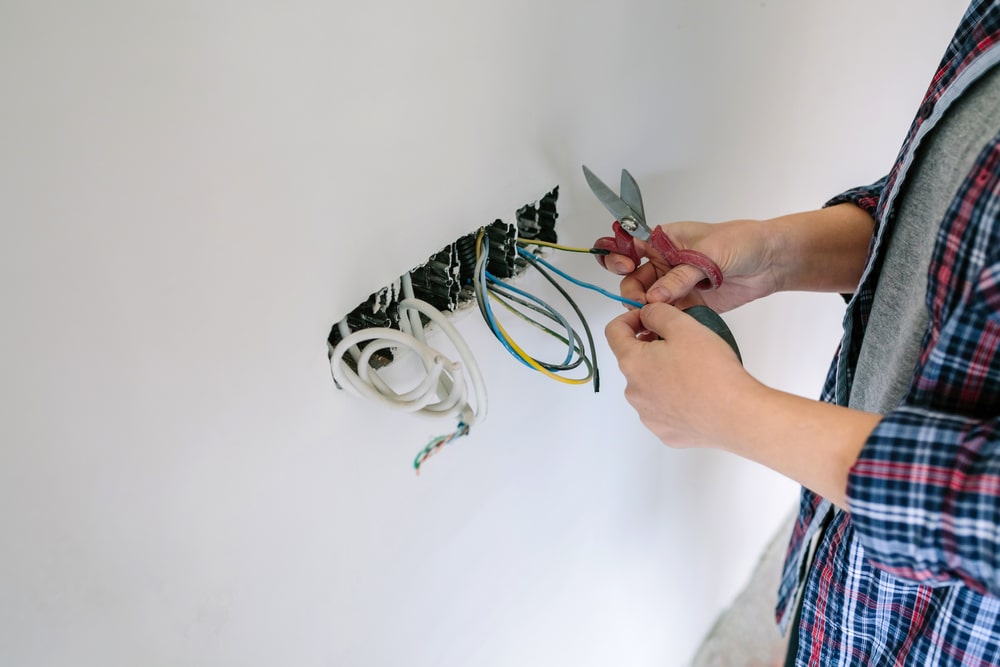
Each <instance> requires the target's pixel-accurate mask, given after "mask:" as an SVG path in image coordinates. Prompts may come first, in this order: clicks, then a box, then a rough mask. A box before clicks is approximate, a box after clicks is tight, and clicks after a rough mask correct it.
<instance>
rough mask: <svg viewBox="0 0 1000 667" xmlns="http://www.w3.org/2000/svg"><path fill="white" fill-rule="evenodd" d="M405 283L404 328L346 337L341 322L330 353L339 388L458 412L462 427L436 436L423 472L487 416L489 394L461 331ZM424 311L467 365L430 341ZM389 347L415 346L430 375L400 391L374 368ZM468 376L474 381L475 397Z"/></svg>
mask: <svg viewBox="0 0 1000 667" xmlns="http://www.w3.org/2000/svg"><path fill="white" fill-rule="evenodd" d="M402 287H403V295H404V297H405V298H404V299H403V300H402V301H400V302H399V306H398V307H399V316H400V317H399V325H400V329H399V330H397V329H392V328H388V327H373V328H368V329H361V330H359V331H355V332H348V333H346V335H344V334H345V331H347V325H346V323H345V322H341V323H340V324H339V325H338V328H339V330H340V332H341V334H342V338H341V340H340V342H339V343H338V344H337V345H336V347H335V348H334V349H333V351H332V352H331V353H330V368H331V371H332V372H333V377H334V380H335V381H336V383H337V384H338V386H340V387H343V388H345V389H347V390H349V391H351V392H353V393H355V394H356V395H358V396H361V397H364V398H367V399H370V400H373V401H376V402H378V403H381V404H383V405H386V406H388V407H391V408H393V409H396V410H401V411H404V412H413V413H418V414H424V415H429V416H444V417H447V416H454V417H456V418H457V419H458V426H457V427H456V430H455V431H454V432H453V433H451V434H449V435H446V436H439V437H438V438H435V439H433V440H432V441H431V442H430V443H429V444H428V445H427V446H426V447H425V448H424V449H423V450H421V452H420V453H419V454H417V457H416V459H414V468H415V469H416V470H417V473H418V474H419V472H420V465H421V464H422V463H423V462H424V461H426V459H427V458H428V457H429V456H431V455H432V454H433V453H434V452H435V451H437V450H438V449H439V448H440V447H441V446H443V445H444V444H447V443H449V442H452V441H454V440H455V439H456V438H458V437H461V436H463V435H467V434H468V433H469V430H470V429H471V427H472V426H474V425H475V424H478V423H481V422H482V421H483V420H484V419H485V418H486V413H487V396H486V385H485V382H484V381H483V376H482V373H481V371H480V370H479V365H478V363H476V358H475V356H474V355H473V353H472V350H471V349H469V346H468V344H467V343H466V342H465V340H464V339H463V338H462V335H461V334H460V333H459V331H458V329H456V328H455V326H454V325H453V324H452V323H451V322H450V321H449V320H448V318H447V317H446V316H445V315H444V314H443V313H441V311H439V310H437V309H436V308H434V307H433V306H431V305H430V304H428V303H427V302H425V301H421V300H420V299H416V298H414V297H413V287H412V285H411V284H410V281H409V274H406V275H405V276H404V277H403V280H402ZM421 314H422V315H424V316H425V317H427V318H428V320H430V321H431V322H433V323H434V324H435V325H437V327H439V328H440V330H441V331H442V332H443V333H444V334H445V335H446V336H447V337H448V339H449V340H450V341H451V343H452V345H453V346H454V347H455V349H456V351H457V352H458V354H459V357H460V358H461V359H462V363H459V362H455V361H452V360H450V359H449V358H448V357H447V356H445V354H444V353H442V352H441V351H439V350H437V349H436V348H434V347H432V346H430V345H429V344H428V343H427V342H426V336H425V334H424V329H423V324H422V322H421V319H420V315H421ZM361 344H365V345H364V347H360V345H361ZM389 347H392V348H403V349H408V350H411V351H412V352H414V353H415V354H416V355H417V358H418V359H419V360H420V362H421V364H422V365H423V368H424V372H425V376H424V378H423V380H422V381H421V382H419V383H418V384H417V386H416V387H414V388H413V389H410V390H409V391H405V392H398V391H396V390H395V389H394V388H393V387H391V386H390V385H389V384H388V383H387V382H386V381H385V380H383V379H382V378H381V377H380V376H379V374H378V372H377V371H376V370H374V369H373V368H372V367H371V364H370V361H371V358H372V356H373V355H374V354H375V353H376V352H378V351H380V350H383V349H386V348H389ZM348 354H349V355H351V359H352V360H353V362H354V368H351V366H350V365H349V364H348V363H347V361H346V359H345V355H348ZM463 371H464V372H463ZM466 375H468V379H469V380H470V381H471V398H472V399H473V400H471V401H470V388H469V383H468V382H467V381H466Z"/></svg>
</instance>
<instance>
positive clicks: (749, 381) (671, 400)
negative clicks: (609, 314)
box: [605, 303, 762, 447]
mask: <svg viewBox="0 0 1000 667" xmlns="http://www.w3.org/2000/svg"><path fill="white" fill-rule="evenodd" d="M605 336H606V337H607V339H608V343H609V345H610V346H611V351H612V352H613V353H614V355H615V357H616V358H617V359H618V366H619V368H620V369H621V371H622V374H623V375H624V376H625V379H626V380H627V381H628V384H627V387H626V389H625V398H626V399H627V400H628V402H629V403H630V404H631V405H632V407H634V408H635V410H636V412H638V414H639V418H640V420H641V421H642V423H643V424H644V425H645V426H646V428H648V429H649V430H650V431H652V432H653V433H654V434H655V435H656V436H657V437H659V438H660V440H662V441H663V442H664V443H666V444H668V445H670V446H672V447H726V446H727V445H729V444H732V443H730V442H729V441H730V440H731V439H732V438H734V437H739V436H738V434H740V433H741V432H742V431H743V425H741V424H739V423H736V422H737V421H738V417H737V416H738V415H739V414H740V410H741V409H742V408H743V406H746V405H748V403H747V401H749V400H752V399H753V398H754V396H755V395H756V393H757V392H758V390H759V389H761V388H762V386H761V385H760V384H759V383H757V381H756V380H754V379H753V378H752V377H751V376H750V375H749V374H748V373H747V372H746V371H745V370H744V369H743V366H742V365H741V364H740V362H739V360H738V359H737V358H736V355H735V354H734V353H733V351H732V349H730V348H729V346H728V345H727V344H726V343H725V342H724V341H723V340H722V339H721V338H720V337H719V336H717V335H716V334H715V333H713V332H712V331H711V330H710V329H708V328H707V327H705V326H702V325H701V324H699V323H698V322H697V321H696V320H695V319H694V318H692V317H690V316H689V315H686V314H684V313H683V312H682V311H680V310H678V309H677V308H675V307H674V306H671V305H668V304H665V303H653V304H649V305H647V306H645V307H644V308H642V309H641V310H638V309H633V310H629V311H627V312H625V313H623V314H622V315H619V316H618V317H616V318H615V319H613V320H611V322H610V323H608V325H607V327H606V328H605ZM657 338H659V339H657ZM747 418H748V420H752V417H751V416H748V417H747Z"/></svg>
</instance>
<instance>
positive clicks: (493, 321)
mask: <svg viewBox="0 0 1000 667" xmlns="http://www.w3.org/2000/svg"><path fill="white" fill-rule="evenodd" d="M519 243H522V244H534V245H545V246H549V247H553V248H557V249H564V250H573V251H580V252H589V250H584V249H577V248H569V247H567V246H559V245H557V244H553V243H543V242H534V241H531V240H525V241H519ZM518 254H519V255H520V256H521V257H522V258H523V259H524V260H525V261H527V262H528V264H529V265H530V266H532V267H533V268H534V269H535V270H537V271H538V272H539V273H540V274H541V275H542V276H543V277H544V278H545V279H546V280H547V281H548V282H549V283H550V284H551V285H552V286H553V287H555V289H556V290H557V291H558V292H559V294H560V295H562V297H563V298H564V299H565V300H566V302H567V303H569V304H570V306H571V307H572V308H573V311H574V312H575V313H576V316H577V319H578V320H579V321H580V323H581V324H582V325H583V329H584V334H585V336H586V338H587V348H588V351H589V354H588V352H587V351H585V350H584V345H583V341H582V339H581V337H580V335H579V334H578V333H577V332H576V330H575V329H574V328H573V327H572V326H571V325H570V323H569V322H568V321H567V319H566V318H565V317H564V316H563V315H562V314H561V313H559V311H557V310H556V309H555V308H553V307H552V306H550V305H549V304H547V303H546V302H545V301H543V300H542V299H540V298H539V297H537V296H535V295H533V294H530V293H528V292H526V291H524V290H522V289H519V288H517V287H515V286H513V285H510V284H507V283H504V282H503V281H502V280H500V279H499V278H497V277H495V276H494V275H492V274H491V273H490V272H489V271H487V269H486V265H487V260H488V258H489V237H488V236H487V235H486V234H485V232H484V231H481V232H480V233H479V235H478V237H477V239H476V268H475V271H474V273H473V289H474V291H475V294H476V302H477V303H478V305H479V311H480V313H481V314H482V316H483V320H484V321H485V322H486V325H487V326H488V327H489V328H490V330H491V331H492V332H493V335H494V336H496V338H497V340H499V341H500V342H501V343H502V344H503V346H504V347H505V348H506V349H507V351H508V352H509V353H510V354H511V356H513V357H514V358H515V359H517V360H518V361H520V362H521V363H522V364H524V365H525V366H528V367H529V368H532V369H534V370H536V371H538V372H540V373H542V374H543V375H546V376H547V377H549V378H552V379H553V380H557V381H559V382H564V383H567V384H577V385H579V384H587V383H588V382H590V381H591V380H593V383H594V391H595V392H596V391H599V390H600V374H599V371H598V367H597V351H596V348H595V346H594V337H593V334H592V333H591V331H590V325H589V324H587V319H586V318H585V317H584V315H583V312H582V311H581V310H580V308H579V306H577V304H576V302H575V301H574V300H573V298H572V297H571V296H570V295H569V294H568V293H567V292H566V290H565V289H563V287H562V286H561V285H560V284H559V283H558V282H557V281H556V280H555V278H553V277H552V276H551V275H550V274H549V273H548V271H546V270H545V269H544V268H542V267H543V266H545V267H547V268H549V269H552V270H555V271H556V272H557V273H559V274H560V275H562V276H564V277H566V278H569V276H567V275H566V274H565V273H563V272H561V271H559V270H558V269H555V267H553V266H552V265H551V264H549V263H548V262H546V261H545V260H543V259H541V258H540V257H537V256H535V254H534V253H531V252H529V251H528V250H525V249H524V248H521V247H519V248H518ZM569 279H570V280H572V281H573V282H576V283H577V284H581V283H580V282H579V281H576V279H573V278H569ZM585 285H586V284H585ZM586 286H588V287H590V288H593V289H598V290H600V288H597V287H596V286H593V285H586ZM601 291H604V290H601ZM607 294H608V295H609V296H614V295H611V294H610V293H607ZM615 298H618V297H615ZM491 299H492V300H493V301H496V302H497V303H499V304H501V305H502V306H504V307H505V308H506V309H507V310H509V311H510V312H512V313H514V314H515V315H517V316H518V317H520V318H521V319H523V320H525V321H526V322H528V323H529V324H531V325H532V326H534V327H537V328H538V329H540V330H541V331H543V332H544V333H546V334H548V335H550V336H552V337H553V338H556V339H557V340H560V341H562V343H563V344H565V345H566V356H565V358H564V359H563V360H562V361H561V362H545V361H542V360H540V359H536V358H535V357H533V356H531V355H529V354H528V353H527V352H525V351H524V349H522V347H521V346H520V345H518V344H517V343H516V342H515V341H514V340H513V339H512V338H511V336H510V334H509V333H508V332H507V330H506V329H504V327H503V325H501V324H500V322H499V321H498V320H497V317H496V315H495V314H494V312H493V308H492V305H491V303H490V301H491ZM515 304H516V305H515ZM517 306H521V307H523V308H526V309H528V310H530V311H533V312H534V313H537V314H540V315H542V316H544V317H545V318H546V319H547V320H549V322H550V323H554V324H557V325H559V328H560V329H562V330H564V331H565V336H564V335H562V333H560V332H558V331H556V330H555V329H553V328H550V327H549V326H548V324H546V323H544V322H541V321H539V320H538V319H536V318H534V317H532V316H531V315H528V314H527V313H526V312H524V311H523V310H520V309H519V308H518V307H517ZM581 365H582V366H584V367H585V369H586V374H585V375H584V376H583V377H567V376H565V375H562V373H565V372H568V371H572V370H574V369H577V368H579V367H580V366H581Z"/></svg>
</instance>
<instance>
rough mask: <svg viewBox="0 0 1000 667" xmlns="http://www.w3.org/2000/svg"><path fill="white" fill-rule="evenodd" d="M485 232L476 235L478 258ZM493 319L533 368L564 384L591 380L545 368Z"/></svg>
mask: <svg viewBox="0 0 1000 667" xmlns="http://www.w3.org/2000/svg"><path fill="white" fill-rule="evenodd" d="M485 234H486V230H485V229H481V230H479V235H478V236H477V237H476V258H477V259H478V258H479V257H480V256H481V255H482V241H483V235H485ZM532 243H533V242H532ZM588 252H589V251H588ZM484 289H485V286H484ZM493 320H494V322H495V323H496V325H497V331H498V333H499V334H500V335H501V336H503V339H504V340H505V341H507V344H508V345H510V347H511V349H512V350H514V351H515V352H516V353H517V354H518V355H520V357H521V358H522V359H523V360H524V363H526V364H528V365H529V366H531V367H532V368H534V369H535V370H536V371H538V372H539V373H541V374H542V375H547V376H548V377H550V378H552V379H553V380H556V381H557V382H562V383H563V384H587V383H589V382H590V380H591V378H589V377H587V378H579V379H577V378H564V377H563V376H561V375H557V374H556V373H553V372H552V371H550V370H549V369H547V368H545V367H544V366H542V365H541V364H539V363H538V362H537V361H535V360H534V359H532V358H531V357H530V356H528V353H527V352H525V351H524V350H522V349H521V346H520V345H518V344H517V343H515V342H514V340H513V339H512V338H511V337H510V334H508V333H507V330H506V329H504V328H503V325H502V324H500V321H499V320H497V319H496V317H494V318H493Z"/></svg>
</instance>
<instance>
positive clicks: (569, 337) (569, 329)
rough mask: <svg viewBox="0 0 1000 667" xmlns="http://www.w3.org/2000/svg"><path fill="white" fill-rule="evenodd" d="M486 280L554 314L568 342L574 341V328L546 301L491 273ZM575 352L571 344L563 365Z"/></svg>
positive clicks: (487, 274)
mask: <svg viewBox="0 0 1000 667" xmlns="http://www.w3.org/2000/svg"><path fill="white" fill-rule="evenodd" d="M486 280H487V281H489V282H490V283H491V284H493V285H495V286H496V288H499V289H500V291H505V290H506V291H509V292H513V293H514V294H520V295H521V296H523V297H524V298H526V299H530V300H531V301H534V302H535V303H537V304H538V305H539V306H541V307H542V308H544V309H545V310H547V311H549V313H551V314H552V316H553V317H554V318H555V319H556V321H558V322H559V324H561V325H563V326H564V327H566V340H568V341H572V340H573V328H572V327H571V326H570V325H569V322H567V321H566V318H565V317H563V316H562V314H560V313H559V311H558V310H556V309H555V308H553V307H552V306H550V305H549V304H547V303H545V302H544V301H542V300H541V299H539V298H538V297H537V296H535V295H534V294H530V293H528V292H525V291H524V290H522V289H519V288H517V287H514V286H513V285H509V284H507V283H505V282H503V281H501V280H500V279H499V278H497V277H496V276H494V275H493V274H492V273H490V272H489V271H487V272H486ZM573 352H574V350H573V344H572V342H571V343H570V347H569V350H568V351H567V352H566V359H565V360H564V361H563V365H566V364H568V363H569V362H570V361H572V360H573Z"/></svg>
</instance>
